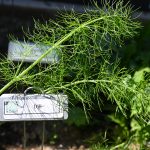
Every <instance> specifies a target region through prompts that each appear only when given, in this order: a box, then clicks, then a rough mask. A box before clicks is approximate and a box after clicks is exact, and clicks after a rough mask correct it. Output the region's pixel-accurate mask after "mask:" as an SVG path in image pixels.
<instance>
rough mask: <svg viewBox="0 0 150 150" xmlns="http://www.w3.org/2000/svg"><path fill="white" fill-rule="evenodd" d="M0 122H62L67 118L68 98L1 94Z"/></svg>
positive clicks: (64, 96) (61, 96) (50, 95)
mask: <svg viewBox="0 0 150 150" xmlns="http://www.w3.org/2000/svg"><path fill="white" fill-rule="evenodd" d="M0 108H1V109H0V121H29V120H30V121H31V120H63V119H67V117H68V111H67V110H68V97H67V95H63V94H58V95H56V94H49V95H44V94H41V95H39V94H29V95H26V96H24V94H3V95H2V96H0Z"/></svg>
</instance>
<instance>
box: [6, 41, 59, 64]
mask: <svg viewBox="0 0 150 150" xmlns="http://www.w3.org/2000/svg"><path fill="white" fill-rule="evenodd" d="M49 48H50V46H46V45H40V44H38V45H36V44H34V43H25V42H15V41H14V42H13V41H10V42H9V45H8V59H10V60H13V61H23V62H34V61H35V60H37V59H38V58H39V57H40V56H41V55H42V54H43V53H45V52H46V51H47V50H48V49H49ZM59 52H60V50H52V51H51V52H50V53H49V54H48V55H47V56H46V57H45V58H43V59H42V60H41V63H57V62H58V61H59V57H58V53H59Z"/></svg>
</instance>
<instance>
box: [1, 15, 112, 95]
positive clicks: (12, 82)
mask: <svg viewBox="0 0 150 150" xmlns="http://www.w3.org/2000/svg"><path fill="white" fill-rule="evenodd" d="M106 17H110V16H103V17H100V18H97V19H94V20H90V21H87V22H84V23H83V24H81V25H80V26H79V27H78V28H75V29H73V30H72V31H71V32H70V33H68V34H67V35H65V36H64V37H62V38H61V39H60V40H59V41H57V42H56V43H55V44H54V45H53V46H52V47H51V48H49V49H48V50H47V51H46V52H45V53H44V54H43V55H41V56H40V57H39V58H38V59H37V60H36V61H34V62H33V63H32V64H31V65H30V66H29V67H28V68H26V69H25V70H24V71H23V72H22V73H20V74H19V75H18V76H16V77H15V78H14V79H12V80H11V81H10V82H8V83H7V84H6V85H5V86H4V87H3V88H2V89H1V90H0V95H1V94H2V93H3V92H4V91H5V90H6V89H8V88H9V87H10V86H11V85H13V84H14V83H15V82H17V81H19V80H21V78H22V77H23V76H24V75H25V74H27V73H28V71H30V70H31V69H32V68H33V67H34V66H35V65H37V64H38V63H39V62H40V61H41V60H42V59H43V58H44V57H46V56H47V55H48V54H49V53H50V52H51V51H52V50H53V49H55V48H57V47H58V46H60V45H61V44H62V43H63V42H64V41H66V40H67V39H68V38H70V37H71V36H72V35H73V34H74V33H76V32H78V31H80V29H82V28H84V27H86V26H87V25H89V24H91V23H94V22H96V21H100V20H102V19H104V18H106Z"/></svg>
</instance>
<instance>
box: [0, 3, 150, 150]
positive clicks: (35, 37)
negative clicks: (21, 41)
mask: <svg viewBox="0 0 150 150" xmlns="http://www.w3.org/2000/svg"><path fill="white" fill-rule="evenodd" d="M131 13H132V9H131V6H130V5H128V4H126V5H123V1H118V2H117V1H115V2H114V3H113V4H111V3H109V2H107V1H105V2H103V7H102V8H99V7H98V5H97V4H96V3H95V9H93V10H85V13H82V14H81V13H75V12H74V11H71V12H70V13H64V14H61V15H60V17H59V18H58V20H56V21H53V20H49V21H47V22H46V23H45V24H41V23H40V22H37V21H35V28H34V30H33V31H31V32H29V33H26V37H27V38H28V40H29V41H31V42H34V43H35V44H36V45H37V46H39V45H41V44H44V45H46V46H49V47H50V48H49V49H48V50H47V51H44V49H43V54H42V55H41V56H40V57H39V58H38V59H37V60H36V61H35V62H33V63H32V64H25V63H24V62H23V61H22V62H17V63H14V62H13V61H11V60H8V59H2V60H1V61H0V79H1V80H2V81H3V82H4V83H6V85H4V86H2V88H1V90H0V94H2V93H3V92H5V91H6V90H7V89H13V88H15V89H16V90H17V89H18V88H19V87H20V86H22V87H24V88H25V87H28V86H33V87H38V88H40V89H42V90H43V91H44V92H45V93H47V94H49V93H60V92H63V93H65V94H67V95H68V96H69V102H70V104H73V105H75V106H77V105H79V106H80V105H81V104H82V106H83V111H84V113H85V115H86V119H89V117H88V111H90V110H92V109H94V106H95V105H98V106H99V107H101V103H102V99H103V97H100V93H102V94H103V95H104V96H105V97H106V98H107V100H109V101H111V102H112V103H114V104H116V105H117V109H116V112H118V111H120V112H121V113H122V114H123V116H124V117H128V111H131V116H130V117H133V118H134V117H135V118H136V117H138V119H139V120H140V121H142V123H143V124H144V125H147V124H148V121H149V119H150V115H149V103H150V101H149V97H150V96H149V94H150V93H149V92H148V91H149V77H148V76H147V74H145V73H144V72H147V73H149V69H148V68H146V69H144V70H141V71H139V72H136V73H135V75H134V77H132V76H131V75H129V72H128V71H127V70H126V69H124V68H121V69H120V68H119V63H118V60H116V58H115V60H113V55H115V54H114V53H115V52H113V50H114V49H116V47H120V46H122V45H123V43H124V40H126V39H129V38H132V37H134V36H135V35H136V34H137V30H138V29H139V28H140V27H141V26H140V23H138V22H135V20H134V19H132V18H131ZM54 50H55V51H56V53H57V54H58V56H59V62H53V63H48V62H47V64H42V63H41V60H42V59H43V58H45V57H46V56H47V55H48V54H49V53H51V52H52V51H54ZM27 51H28V49H27ZM115 57H116V55H115ZM145 75H146V77H145ZM137 109H138V110H137ZM83 111H82V110H81V109H80V108H75V109H72V110H71V111H70V114H71V115H72V118H70V120H69V123H70V124H72V123H74V122H76V125H78V126H79V125H83V124H85V120H86V119H85V117H83V116H84V114H83ZM123 116H122V119H118V118H117V119H116V118H114V116H110V118H111V119H112V120H113V121H114V122H116V123H117V124H119V125H120V126H121V128H123V129H124V130H125V134H124V135H123V136H126V134H127V136H128V130H127V128H126V124H125V119H123ZM132 125H133V122H132ZM137 127H138V126H137ZM136 129H137V130H139V128H136ZM140 131H141V129H140ZM118 141H119V140H118ZM119 142H120V141H119ZM119 142H118V143H119ZM118 143H117V144H118ZM100 146H101V145H100ZM100 146H98V147H100ZM123 146H124V143H121V144H120V143H119V145H117V146H116V148H120V147H123ZM94 148H95V149H97V147H94Z"/></svg>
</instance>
